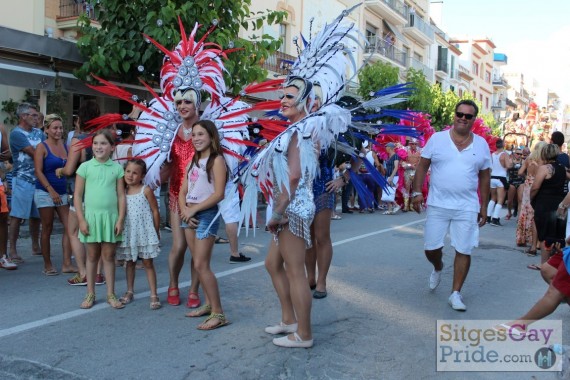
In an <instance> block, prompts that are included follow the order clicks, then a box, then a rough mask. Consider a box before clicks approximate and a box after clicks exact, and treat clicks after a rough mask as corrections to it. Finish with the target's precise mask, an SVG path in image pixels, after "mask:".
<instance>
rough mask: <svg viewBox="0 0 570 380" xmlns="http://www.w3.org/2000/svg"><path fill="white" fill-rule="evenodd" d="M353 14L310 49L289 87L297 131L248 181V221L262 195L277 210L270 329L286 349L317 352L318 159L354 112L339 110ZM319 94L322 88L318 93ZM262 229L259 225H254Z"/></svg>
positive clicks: (272, 149)
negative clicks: (311, 267) (275, 309)
mask: <svg viewBox="0 0 570 380" xmlns="http://www.w3.org/2000/svg"><path fill="white" fill-rule="evenodd" d="M348 12H349V11H345V12H343V14H342V15H341V16H339V17H338V18H337V19H335V20H334V21H333V22H332V23H331V24H330V25H326V26H325V27H324V29H323V30H322V31H321V32H319V33H318V34H317V36H316V37H315V38H314V40H313V41H312V42H308V43H307V44H306V47H305V50H304V51H303V52H302V53H301V54H300V55H299V58H298V60H297V61H296V62H295V64H294V66H293V71H292V74H291V75H290V76H289V77H288V78H287V79H286V82H285V84H284V85H283V94H282V99H281V108H280V112H281V115H282V116H283V117H286V118H287V119H288V120H289V121H290V122H291V126H290V127H289V128H287V130H285V131H284V132H283V133H281V134H280V135H279V136H277V137H276V138H275V139H274V140H273V141H271V142H270V143H269V144H268V146H267V147H266V148H265V149H264V150H262V151H261V152H260V153H259V154H258V155H257V156H255V157H254V158H253V159H252V160H251V162H250V163H249V165H248V167H247V168H246V169H245V170H244V171H243V174H242V176H241V180H242V183H243V184H244V187H245V193H244V199H243V201H242V215H243V218H242V222H244V221H245V222H246V223H248V221H249V218H250V217H252V218H255V214H256V213H255V208H256V198H257V189H260V190H261V191H262V192H263V193H264V195H265V196H266V197H267V198H269V199H270V201H271V202H272V206H273V212H272V215H271V219H270V220H269V221H268V222H267V227H268V229H269V231H270V232H271V233H273V234H274V239H273V240H272V242H271V246H270V248H269V253H268V255H267V258H266V262H265V264H266V267H267V269H268V271H269V274H270V275H271V279H272V281H273V284H274V286H275V290H276V292H277V295H278V297H279V300H280V304H281V306H282V316H281V321H280V323H279V324H277V325H275V326H271V327H268V328H266V330H265V331H266V332H267V333H270V334H281V333H290V334H289V335H286V336H284V337H281V338H275V339H274V340H273V343H274V344H275V345H277V346H281V347H311V346H312V345H313V338H312V332H311V322H310V319H311V317H310V314H311V293H310V290H309V286H308V282H307V277H306V274H305V267H304V265H305V260H304V257H305V248H306V247H307V246H309V245H310V244H311V239H310V229H309V226H310V224H311V222H312V220H313V216H314V212H315V204H314V201H313V193H312V183H313V179H314V178H315V176H316V175H317V171H318V168H319V164H318V152H319V151H320V149H321V148H325V147H327V146H329V145H330V144H331V143H332V142H333V141H335V138H336V136H337V135H338V134H339V133H341V132H343V131H345V130H346V129H347V126H348V124H349V123H350V112H349V111H347V110H344V109H342V108H340V107H338V106H336V105H335V104H333V102H334V101H336V100H337V99H338V97H339V96H340V93H341V91H342V89H343V87H344V80H345V78H346V70H347V68H348V63H349V62H350V61H351V60H352V62H353V69H356V67H355V65H354V59H353V57H352V55H353V52H352V50H351V49H350V48H349V47H348V43H349V42H350V41H358V40H359V35H360V34H359V33H358V31H357V30H356V29H355V27H354V24H352V25H341V21H342V19H343V18H344V16H346V15H347V14H348ZM317 88H318V89H317ZM254 223H255V220H254Z"/></svg>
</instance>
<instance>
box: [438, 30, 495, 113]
mask: <svg viewBox="0 0 570 380" xmlns="http://www.w3.org/2000/svg"><path fill="white" fill-rule="evenodd" d="M449 42H450V43H451V44H453V45H455V47H457V48H458V49H459V50H460V51H461V52H462V54H461V56H460V57H459V65H460V67H459V70H460V71H461V73H463V74H462V79H463V81H462V83H461V86H460V88H459V91H458V95H459V96H462V95H463V92H464V91H470V92H471V93H472V94H473V97H474V98H475V99H477V100H478V101H479V102H481V105H482V109H481V110H480V112H481V113H489V112H491V111H492V109H491V106H492V101H493V94H494V89H493V81H492V75H493V67H494V66H493V64H494V58H495V55H494V50H495V47H496V46H495V44H494V43H493V41H492V40H491V39H489V38H453V39H451V40H450V41H449ZM468 77H471V78H472V79H471V80H470V81H468Z"/></svg>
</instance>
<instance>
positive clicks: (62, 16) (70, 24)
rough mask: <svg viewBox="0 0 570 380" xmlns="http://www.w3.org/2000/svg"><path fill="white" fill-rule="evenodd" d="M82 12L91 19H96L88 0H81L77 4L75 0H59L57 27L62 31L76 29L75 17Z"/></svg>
mask: <svg viewBox="0 0 570 380" xmlns="http://www.w3.org/2000/svg"><path fill="white" fill-rule="evenodd" d="M84 13H86V14H87V17H89V18H90V19H91V21H97V18H96V17H95V10H94V9H93V6H92V5H91V4H90V3H89V2H88V1H81V2H79V4H76V3H75V0H59V16H57V27H58V28H59V29H61V30H63V31H64V32H65V31H67V30H73V29H75V30H77V29H78V27H77V19H78V18H79V16H80V15H82V14H84ZM95 24H97V23H95Z"/></svg>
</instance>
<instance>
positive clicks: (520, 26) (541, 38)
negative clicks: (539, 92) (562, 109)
mask: <svg viewBox="0 0 570 380" xmlns="http://www.w3.org/2000/svg"><path fill="white" fill-rule="evenodd" d="M431 2H432V3H441V0H431ZM438 26H440V28H441V29H442V30H443V31H445V32H446V33H447V34H448V35H449V36H450V37H453V36H471V37H489V38H490V39H491V40H492V41H493V43H494V44H495V45H496V48H495V52H496V53H505V54H506V55H507V57H508V67H507V69H508V70H509V71H511V69H512V71H521V72H523V74H525V80H526V79H527V78H529V77H531V78H534V79H536V80H537V81H538V82H539V83H540V84H541V85H542V86H544V87H547V88H548V89H550V90H551V91H555V92H556V93H557V94H558V95H559V96H561V97H562V98H563V99H564V103H570V0H541V1H528V0H527V1H521V0H469V1H468V0H443V6H442V15H441V25H438Z"/></svg>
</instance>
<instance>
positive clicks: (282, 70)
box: [261, 51, 297, 76]
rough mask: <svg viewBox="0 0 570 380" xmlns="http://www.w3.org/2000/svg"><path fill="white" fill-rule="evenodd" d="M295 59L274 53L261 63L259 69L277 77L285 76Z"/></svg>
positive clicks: (284, 54) (287, 55) (278, 52)
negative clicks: (261, 68)
mask: <svg viewBox="0 0 570 380" xmlns="http://www.w3.org/2000/svg"><path fill="white" fill-rule="evenodd" d="M296 59H297V57H294V56H292V55H289V54H286V53H282V52H280V51H276V52H275V53H273V54H271V55H270V56H269V57H267V59H265V61H263V63H262V64H261V67H263V68H264V69H265V70H268V71H269V72H271V73H273V74H276V75H277V76H279V75H287V74H289V70H290V69H291V64H292V62H294V61H295V60H296Z"/></svg>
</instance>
